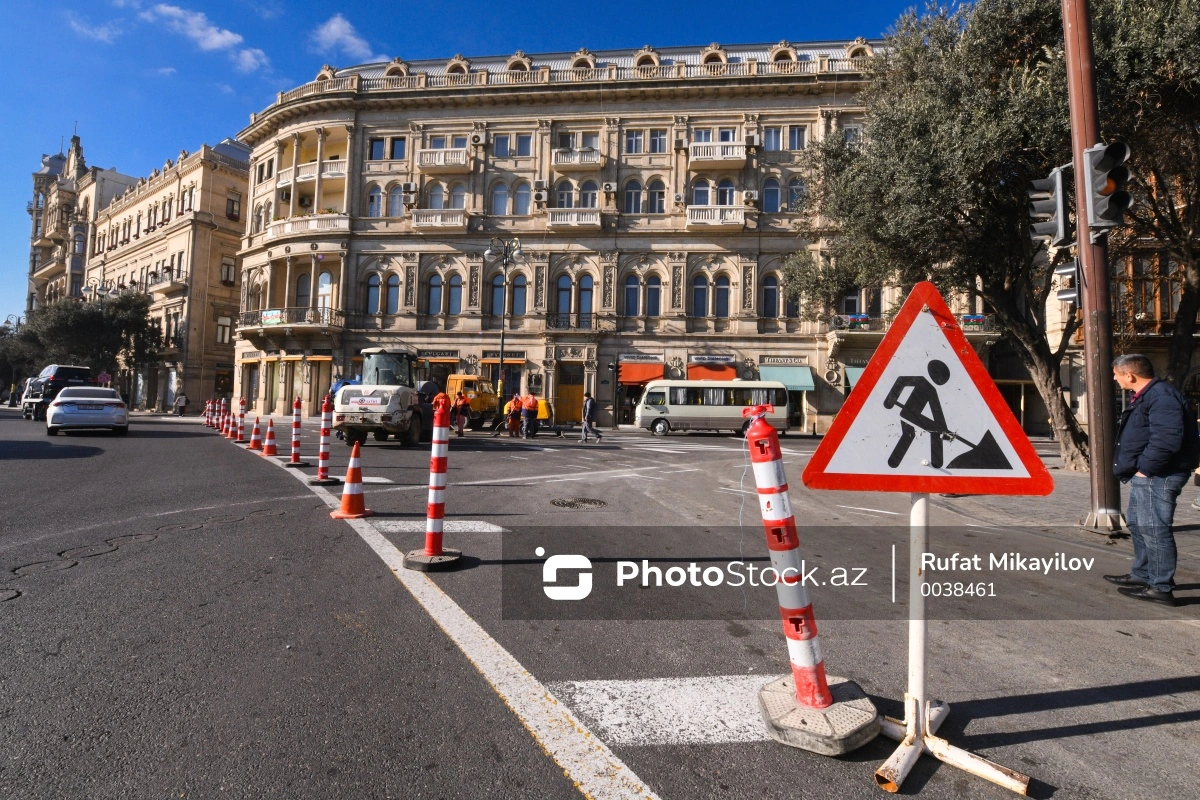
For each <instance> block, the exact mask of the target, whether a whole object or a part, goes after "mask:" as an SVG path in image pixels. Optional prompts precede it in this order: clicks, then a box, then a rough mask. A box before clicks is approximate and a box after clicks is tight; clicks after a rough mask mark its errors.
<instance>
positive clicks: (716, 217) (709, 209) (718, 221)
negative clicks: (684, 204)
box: [687, 206, 746, 231]
mask: <svg viewBox="0 0 1200 800" xmlns="http://www.w3.org/2000/svg"><path fill="white" fill-rule="evenodd" d="M745 224H746V209H745V208H744V207H743V206H688V208H687V229H688V230H689V231H691V230H709V229H712V228H723V229H728V230H740V229H741V228H742V227H743V226H744V225H745Z"/></svg>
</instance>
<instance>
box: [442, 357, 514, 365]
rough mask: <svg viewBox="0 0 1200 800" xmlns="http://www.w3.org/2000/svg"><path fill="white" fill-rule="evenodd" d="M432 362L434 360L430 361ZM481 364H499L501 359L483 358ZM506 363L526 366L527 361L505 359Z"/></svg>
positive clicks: (480, 360)
mask: <svg viewBox="0 0 1200 800" xmlns="http://www.w3.org/2000/svg"><path fill="white" fill-rule="evenodd" d="M430 360H431V361H432V360H433V359H430ZM454 363H455V364H457V363H458V359H457V358H456V359H454ZM479 363H480V364H499V363H500V359H498V358H481V359H479ZM504 363H505V364H524V363H525V359H523V358H505V359H504Z"/></svg>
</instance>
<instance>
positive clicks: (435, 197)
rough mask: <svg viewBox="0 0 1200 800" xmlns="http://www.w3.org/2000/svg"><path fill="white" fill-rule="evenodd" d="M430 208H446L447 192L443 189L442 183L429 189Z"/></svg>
mask: <svg viewBox="0 0 1200 800" xmlns="http://www.w3.org/2000/svg"><path fill="white" fill-rule="evenodd" d="M429 207H430V208H433V209H440V208H445V207H446V190H445V189H443V188H442V185H441V184H440V183H435V184H433V186H430V187H429Z"/></svg>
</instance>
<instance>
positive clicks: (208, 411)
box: [204, 400, 212, 428]
mask: <svg viewBox="0 0 1200 800" xmlns="http://www.w3.org/2000/svg"><path fill="white" fill-rule="evenodd" d="M204 427H206V428H211V427H212V400H205V401H204Z"/></svg>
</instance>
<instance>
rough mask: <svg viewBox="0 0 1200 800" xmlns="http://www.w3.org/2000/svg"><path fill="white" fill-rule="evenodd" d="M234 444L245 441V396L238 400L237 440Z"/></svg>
mask: <svg viewBox="0 0 1200 800" xmlns="http://www.w3.org/2000/svg"><path fill="white" fill-rule="evenodd" d="M234 443H235V444H245V443H246V398H244V397H243V398H240V399H239V400H238V424H237V440H236V441H235V442H234Z"/></svg>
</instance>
